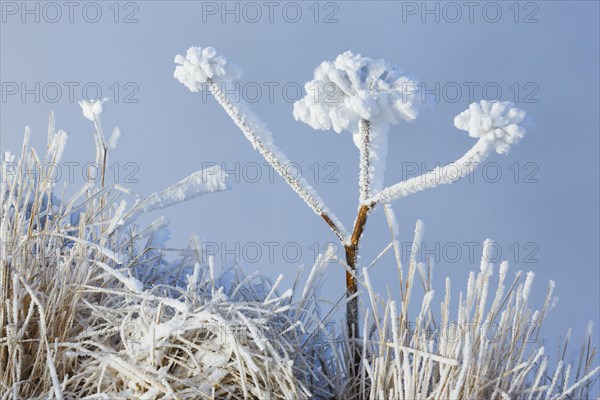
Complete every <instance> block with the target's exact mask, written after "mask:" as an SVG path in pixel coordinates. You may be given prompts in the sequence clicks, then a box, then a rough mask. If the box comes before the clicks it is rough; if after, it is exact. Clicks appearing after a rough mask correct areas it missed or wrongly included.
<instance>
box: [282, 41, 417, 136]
mask: <svg viewBox="0 0 600 400" xmlns="http://www.w3.org/2000/svg"><path fill="white" fill-rule="evenodd" d="M417 88H418V82H417V81H416V80H414V79H412V78H410V77H408V76H406V75H405V74H404V72H403V71H402V70H400V69H399V68H397V67H395V66H392V65H390V64H389V63H388V62H386V61H385V60H373V59H371V58H368V57H363V56H361V55H360V54H354V53H352V52H351V51H346V52H345V53H342V54H340V55H339V56H337V58H336V59H335V61H324V62H323V63H321V65H320V66H319V67H317V68H316V69H315V75H314V79H313V80H311V81H309V82H307V83H306V85H305V89H306V93H307V95H306V96H305V97H304V98H303V99H301V100H300V101H298V102H296V103H295V104H294V117H295V118H296V119H297V120H298V121H302V122H305V123H306V124H308V125H310V126H311V127H313V128H314V129H322V130H327V129H333V130H335V131H336V132H337V133H341V132H342V131H350V132H352V133H356V132H358V129H359V128H358V122H359V121H360V120H361V119H364V120H367V121H370V122H371V123H375V124H384V125H394V124H397V123H398V122H400V121H402V120H404V121H414V120H415V119H416V118H417V116H418V115H419V109H420V103H419V100H418V98H417V97H418V96H417Z"/></svg>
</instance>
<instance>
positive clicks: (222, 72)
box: [173, 46, 242, 92]
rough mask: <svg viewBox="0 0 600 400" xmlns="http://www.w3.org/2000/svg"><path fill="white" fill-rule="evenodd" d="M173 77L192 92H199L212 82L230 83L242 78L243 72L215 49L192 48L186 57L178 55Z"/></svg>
mask: <svg viewBox="0 0 600 400" xmlns="http://www.w3.org/2000/svg"><path fill="white" fill-rule="evenodd" d="M175 63H176V64H179V65H177V67H175V72H174V73H173V76H174V77H175V78H177V80H178V81H179V82H181V83H182V84H184V85H185V86H186V87H187V88H188V89H190V91H192V92H199V91H201V90H203V89H204V88H205V87H206V84H207V82H208V81H209V80H210V81H212V82H217V83H228V82H231V81H234V80H236V79H240V78H241V77H242V70H241V69H240V68H239V67H238V66H237V65H236V64H235V63H233V62H231V61H229V60H228V59H227V58H225V57H224V56H222V55H221V54H219V53H217V50H215V48H214V47H205V48H202V47H195V46H193V47H190V48H189V49H188V51H187V53H186V55H185V57H184V56H182V55H179V54H178V55H176V56H175Z"/></svg>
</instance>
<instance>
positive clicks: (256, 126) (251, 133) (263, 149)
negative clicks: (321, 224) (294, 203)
mask: <svg viewBox="0 0 600 400" xmlns="http://www.w3.org/2000/svg"><path fill="white" fill-rule="evenodd" d="M207 85H208V88H209V90H210V91H211V93H212V94H213V95H214V96H215V99H216V100H217V102H218V103H219V104H220V105H221V106H222V107H223V109H224V110H225V112H226V113H227V114H228V115H229V116H230V117H231V119H232V120H233V121H234V122H235V124H236V125H237V126H238V128H240V130H241V131H242V133H243V134H244V136H246V139H248V140H249V141H250V143H252V146H253V147H254V148H255V149H256V150H258V152H259V153H260V154H261V155H262V156H263V157H264V159H265V160H267V162H268V163H269V164H270V165H271V166H272V167H273V169H274V170H275V171H277V173H278V174H279V175H281V177H282V178H283V179H284V180H285V182H286V183H287V184H288V185H290V187H291V188H292V189H293V190H294V191H295V192H296V193H297V194H298V196H300V198H301V199H302V200H304V202H305V203H306V204H308V206H309V207H310V208H311V209H312V210H313V211H314V212H315V213H316V214H317V215H319V216H320V217H321V218H323V219H324V220H325V222H327V225H329V227H330V228H331V230H333V232H334V233H335V235H336V236H337V237H338V238H339V239H340V240H341V241H342V243H346V242H347V240H348V239H347V238H348V237H349V234H348V233H347V231H346V228H345V227H344V225H343V224H342V223H341V222H340V221H339V220H338V218H337V217H336V216H335V215H334V214H333V213H332V212H331V211H330V210H329V209H328V208H327V206H326V205H325V203H324V202H323V200H322V199H321V197H320V196H319V195H318V194H317V192H316V191H315V190H314V189H313V188H312V186H310V185H309V183H308V182H307V181H306V179H304V177H294V176H292V175H290V174H289V172H288V171H287V168H286V166H289V165H290V161H289V160H288V159H287V157H286V156H285V155H284V154H283V153H282V152H281V150H279V149H278V148H277V146H275V144H274V143H273V142H272V136H271V132H270V131H269V130H268V129H266V127H265V126H264V123H263V122H262V120H261V119H260V118H259V117H258V116H257V115H256V114H254V113H253V112H252V111H250V110H249V109H246V110H243V111H242V110H241V109H240V107H238V106H236V105H234V104H232V103H231V102H230V101H229V99H227V97H226V96H225V94H224V93H223V91H222V90H221V88H220V87H219V85H218V84H217V83H215V82H213V81H212V80H210V79H209V80H208V81H207Z"/></svg>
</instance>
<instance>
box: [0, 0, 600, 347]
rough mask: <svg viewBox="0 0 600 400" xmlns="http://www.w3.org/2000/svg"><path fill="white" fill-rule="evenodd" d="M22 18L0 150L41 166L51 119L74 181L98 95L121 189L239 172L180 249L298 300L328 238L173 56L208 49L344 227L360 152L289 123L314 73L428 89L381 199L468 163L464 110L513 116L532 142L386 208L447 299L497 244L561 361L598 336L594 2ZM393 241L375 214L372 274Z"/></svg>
mask: <svg viewBox="0 0 600 400" xmlns="http://www.w3.org/2000/svg"><path fill="white" fill-rule="evenodd" d="M22 4H24V3H21V2H10V1H2V25H1V39H0V44H1V60H0V78H1V81H2V99H1V103H0V113H1V118H0V128H1V146H2V150H3V151H4V150H13V151H15V150H17V149H19V148H20V143H21V139H22V132H23V128H24V126H25V125H29V126H31V127H32V128H33V139H32V141H33V143H34V144H35V145H36V146H38V147H39V148H40V149H41V148H42V146H44V145H45V142H44V141H45V137H46V122H47V114H48V111H49V110H50V109H52V110H54V111H55V112H56V115H57V120H58V127H59V128H62V129H64V130H66V131H67V132H68V133H69V134H70V139H69V144H68V146H67V150H66V153H65V156H64V160H65V161H66V162H72V163H80V164H79V165H76V164H71V165H73V168H74V169H73V170H72V171H73V173H74V178H73V180H74V181H77V182H81V180H82V179H81V170H82V168H83V167H82V166H83V164H84V163H85V162H88V161H90V160H93V156H94V153H93V141H92V126H90V124H89V121H87V120H85V119H84V118H83V116H82V115H81V112H80V109H79V106H78V105H77V101H78V100H80V99H81V98H82V97H85V96H88V97H95V95H96V94H95V93H97V90H98V89H100V90H101V91H102V96H103V97H109V98H111V101H110V102H109V103H107V109H106V112H105V113H104V114H103V123H104V127H105V129H107V130H109V129H112V127H114V126H119V127H120V128H121V130H122V131H123V132H124V134H125V136H124V137H123V139H122V140H121V143H120V146H119V148H118V149H117V150H116V152H115V153H114V154H113V156H112V161H111V164H110V165H111V166H112V170H111V171H112V172H113V174H114V175H113V177H114V178H115V180H116V181H118V183H120V184H123V185H125V186H128V187H130V188H132V189H133V190H134V191H136V192H138V193H140V194H149V193H151V192H153V191H157V190H161V189H163V188H165V187H166V186H168V185H169V184H171V183H174V182H175V181H177V180H179V179H181V178H183V177H185V176H187V175H189V174H190V173H192V172H194V171H196V170H198V169H200V168H202V167H203V166H205V165H207V164H209V163H218V164H220V165H222V166H223V167H224V168H225V169H227V170H229V171H230V172H231V175H232V178H233V183H234V185H233V190H232V191H231V192H228V193H220V194H216V195H214V196H206V197H202V198H199V199H196V200H193V201H190V202H188V203H186V204H182V205H178V206H176V207H174V208H171V209H169V210H167V211H165V212H164V214H165V215H166V216H167V217H168V218H169V219H170V221H171V228H170V229H171V240H170V242H169V245H170V246H173V247H177V246H185V245H186V244H187V240H188V238H189V237H190V235H191V234H192V233H197V234H198V235H199V236H200V237H201V238H202V239H204V240H205V241H207V242H209V243H211V245H212V246H213V247H212V249H216V250H215V251H216V253H215V255H216V258H217V260H218V259H219V258H222V259H224V260H225V261H228V262H230V261H233V259H234V258H235V257H237V258H241V259H242V264H243V266H244V268H246V269H247V270H248V271H254V270H259V271H261V272H264V273H266V274H268V275H271V276H273V277H276V276H277V274H279V273H284V274H285V275H286V276H287V277H288V278H289V279H288V282H289V281H290V280H291V279H292V278H293V277H294V276H295V273H296V270H297V267H298V265H300V264H306V265H310V264H312V262H313V261H314V254H315V252H317V251H318V249H322V248H324V246H325V245H326V243H328V242H335V240H336V238H335V237H334V236H333V234H332V233H331V232H330V231H329V230H328V228H327V227H326V226H325V225H324V223H323V222H322V221H321V220H320V219H319V218H318V217H316V216H315V215H313V214H312V212H311V211H310V210H309V209H308V208H307V207H306V206H305V205H304V204H303V203H302V201H301V200H299V199H298V198H297V197H296V195H295V194H294V193H293V192H292V191H291V190H290V189H289V188H288V187H287V186H286V185H285V184H284V182H283V181H282V180H281V179H280V178H279V177H277V176H273V174H272V170H270V169H269V167H267V166H266V165H264V164H263V162H264V161H263V160H262V159H261V158H260V156H259V155H258V153H256V152H254V151H253V150H252V148H251V146H250V145H249V143H248V142H247V141H246V140H245V139H244V137H243V136H242V135H241V133H240V132H239V131H238V130H237V128H236V127H235V126H234V125H233V123H232V122H231V121H230V120H229V119H228V118H227V116H226V115H225V113H224V112H223V111H222V110H221V109H220V108H219V107H218V105H217V104H216V102H215V101H214V100H213V99H212V98H210V96H206V97H204V96H203V95H202V94H192V93H190V92H189V91H188V90H187V89H185V88H184V87H183V86H182V85H181V84H179V83H178V82H177V81H176V80H175V79H174V78H173V77H172V75H173V70H174V66H175V65H174V63H173V58H174V56H175V55H176V54H184V53H185V50H186V49H187V48H188V47H189V46H192V45H198V46H208V45H211V46H214V47H216V48H217V49H218V50H219V51H220V52H222V53H224V54H226V55H227V56H229V57H230V58H232V59H234V60H235V61H237V63H238V64H239V65H241V66H242V68H243V69H244V77H243V78H242V81H241V84H240V85H241V86H240V88H241V89H242V95H243V97H244V98H245V99H246V100H248V101H250V102H253V103H254V104H253V109H254V110H255V111H256V112H257V113H258V114H259V115H260V116H261V117H262V118H263V120H265V122H266V123H267V124H268V126H269V127H270V129H271V130H272V131H273V133H274V136H275V140H276V143H277V144H278V146H279V147H280V148H281V149H282V150H283V151H284V152H285V153H286V154H287V155H288V157H289V158H290V159H291V160H294V161H295V162H296V163H297V165H296V167H299V169H301V171H302V174H303V176H304V177H305V178H306V179H308V180H309V182H310V183H311V184H313V185H314V186H315V187H316V188H317V189H318V190H319V192H320V193H321V195H322V197H323V198H324V199H325V200H326V202H327V204H328V205H329V207H330V208H332V209H334V210H335V211H336V213H337V214H338V216H339V217H340V218H342V219H343V220H344V221H345V223H346V225H348V226H349V225H350V224H351V223H352V221H353V220H354V218H355V214H356V208H357V199H358V184H357V174H358V151H357V150H356V148H355V147H354V145H353V143H352V140H351V138H350V135H348V134H341V135H338V134H336V133H335V132H333V131H331V132H329V131H326V132H321V131H318V132H317V131H313V130H312V129H311V128H310V127H308V126H307V125H304V124H302V123H300V122H296V121H294V119H293V117H292V108H293V101H294V100H297V99H299V98H300V96H301V95H302V93H301V92H300V89H301V87H302V86H303V85H304V83H305V82H306V81H308V80H309V79H311V78H312V74H313V70H314V68H315V67H316V66H318V65H319V64H320V62H321V61H323V60H332V59H334V58H335V56H337V55H338V54H339V53H341V52H343V51H345V50H352V51H354V52H359V53H362V54H363V55H366V56H370V57H373V58H385V59H387V60H388V61H389V62H391V63H393V64H395V65H398V66H400V67H402V68H404V69H405V70H406V71H408V72H410V73H411V74H412V75H414V76H416V77H418V78H420V79H421V80H422V81H423V82H424V85H425V86H424V88H425V89H426V90H427V93H429V95H428V96H429V100H430V101H433V103H435V107H433V109H431V110H429V111H427V112H426V113H424V114H422V115H421V116H420V118H419V119H418V120H417V121H416V122H415V123H412V124H400V125H397V126H395V127H393V129H392V131H391V133H390V150H389V153H390V155H389V158H388V169H387V174H386V184H392V183H395V182H397V181H398V180H400V179H402V178H406V177H407V176H410V174H414V173H415V171H417V172H424V171H426V170H430V169H432V168H434V167H435V165H436V163H441V164H445V163H447V162H451V161H453V160H455V159H457V158H458V157H460V156H461V155H462V154H464V152H465V151H466V150H468V149H469V148H470V147H471V146H472V144H473V141H474V140H473V139H472V138H469V137H468V135H467V134H466V133H465V132H462V131H459V130H457V129H456V128H454V125H453V118H454V116H455V115H456V114H458V113H459V112H461V111H462V110H464V109H466V108H467V107H468V104H469V102H470V101H479V100H481V99H484V98H487V99H495V98H497V97H499V99H500V100H508V101H513V102H515V103H516V104H517V105H518V106H519V107H521V108H523V109H525V110H526V111H527V113H528V114H529V115H530V116H531V117H532V118H533V119H534V120H535V128H534V129H533V130H531V131H530V132H528V133H527V135H526V137H525V139H524V140H523V141H522V142H521V143H520V144H519V145H517V146H516V147H514V148H513V150H512V152H511V154H509V155H508V156H499V155H493V156H492V157H490V158H489V159H488V161H487V163H486V164H485V165H484V167H483V168H482V169H480V170H478V171H476V172H475V174H474V175H473V176H472V177H470V178H469V179H463V180H461V181H460V182H459V183H457V184H455V185H450V186H445V187H439V188H436V189H434V190H430V191H426V192H423V193H420V194H417V195H415V196H413V197H409V198H406V199H403V200H401V201H398V202H396V203H394V209H395V211H396V214H397V216H398V218H399V223H400V230H401V235H402V237H401V241H403V242H410V241H411V239H412V232H413V230H414V225H415V221H416V220H417V219H418V218H421V219H423V220H424V222H425V225H426V232H425V244H424V249H425V250H424V251H423V252H422V255H423V256H425V255H429V256H430V258H432V259H433V261H435V278H434V280H435V284H434V286H435V288H436V289H438V293H440V294H439V295H438V296H436V297H437V298H438V299H439V300H440V301H441V293H442V290H443V282H444V279H443V278H444V277H445V276H450V277H452V279H453V283H454V287H455V288H459V287H460V288H464V283H463V282H466V277H467V275H468V272H469V271H471V270H477V269H478V264H479V254H480V252H481V245H482V243H483V240H485V239H486V238H492V239H494V240H496V241H497V243H498V245H499V249H500V250H501V251H502V259H508V260H509V261H510V263H511V271H513V272H516V271H518V270H524V271H528V270H532V271H534V272H535V273H536V281H537V284H536V285H535V286H534V290H533V301H534V304H535V305H540V306H541V301H542V298H543V296H544V295H545V290H546V284H547V282H548V280H550V279H553V280H555V281H556V283H557V291H556V294H557V296H558V297H559V299H560V300H559V303H558V305H557V308H555V309H554V311H553V312H552V314H551V316H550V317H549V320H548V324H547V325H546V330H545V336H546V337H548V339H549V340H550V342H551V343H553V342H554V340H555V339H556V338H557V337H558V335H559V334H560V333H562V332H565V331H566V329H567V328H568V327H569V326H570V327H573V329H574V338H575V339H579V338H580V337H582V336H583V333H584V331H585V327H586V323H587V321H588V320H590V319H591V320H593V321H594V322H595V323H596V325H597V324H598V322H600V318H599V306H598V304H599V300H600V299H599V283H600V276H599V265H600V259H599V253H598V242H599V240H600V233H599V225H600V220H599V207H598V203H599V187H598V182H599V156H598V149H599V126H598V120H599V119H598V109H599V104H598V93H599V77H598V71H599V67H600V63H599V53H598V49H599V43H598V41H599V39H598V38H599V24H598V11H599V10H598V3H597V2H594V1H568V2H567V1H542V2H520V3H513V2H495V3H494V2H475V4H474V5H473V6H472V8H469V7H467V6H465V5H464V3H463V2H450V3H444V2H428V3H426V6H423V4H425V3H422V2H401V1H399V2H392V1H384V2H378V1H369V2H366V1H342V2H320V3H315V2H298V3H293V2H274V3H269V4H271V5H265V4H264V3H263V2H251V3H250V4H251V5H248V3H236V2H228V3H227V5H226V6H223V5H222V3H221V2H191V1H181V2H179V1H171V2H166V1H141V2H121V3H118V4H117V6H115V3H113V2H97V3H93V4H90V3H85V2H81V3H77V2H76V3H74V6H73V8H71V9H69V8H68V7H66V6H65V5H64V4H63V3H62V2H58V3H54V4H55V5H51V6H47V5H44V3H41V2H28V3H27V6H26V7H28V8H27V9H24V8H22V7H23V6H22ZM515 4H516V5H515ZM425 7H426V8H425ZM36 19H37V21H36ZM500 92H501V96H499V94H500ZM40 152H41V151H40ZM63 167H64V172H65V174H67V169H68V167H67V166H63ZM63 180H65V181H66V180H68V179H67V178H66V177H65V178H63ZM158 216H159V214H157V215H152V216H150V217H148V221H151V220H152V219H153V218H157V217H158ZM389 240H390V238H389V231H388V228H387V225H386V222H385V218H384V216H383V212H382V211H381V210H380V209H379V210H377V211H376V212H375V213H374V214H373V215H372V216H371V218H370V220H369V222H368V225H367V228H366V232H365V238H364V241H363V246H362V249H361V250H362V262H363V263H364V264H368V263H369V262H370V261H371V260H372V259H373V258H374V257H375V256H376V255H377V254H378V253H379V252H380V251H381V250H382V249H383V248H384V247H385V246H386V245H387V244H388V243H389ZM257 252H258V253H257ZM472 254H474V257H472V256H471V255H472ZM436 259H437V260H436ZM395 270H396V267H395V265H394V263H393V257H392V256H391V254H388V255H387V256H385V257H384V258H383V259H382V260H381V261H380V262H379V263H378V265H377V266H375V267H374V268H373V270H372V272H371V276H372V279H373V280H374V284H375V286H376V288H377V290H380V291H381V292H382V293H385V290H386V285H388V286H390V288H392V289H394V288H395V287H396V285H397V279H396V275H395V274H396V272H395ZM342 293H343V272H342V270H341V267H339V266H335V265H333V266H332V268H331V270H330V271H329V274H328V281H327V283H326V285H325V292H324V295H325V296H326V297H327V298H329V299H332V300H337V299H338V298H339V296H341V295H342ZM455 294H456V293H455ZM551 354H553V353H551Z"/></svg>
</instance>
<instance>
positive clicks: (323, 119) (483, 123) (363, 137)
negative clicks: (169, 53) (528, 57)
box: [174, 47, 525, 372]
mask: <svg viewBox="0 0 600 400" xmlns="http://www.w3.org/2000/svg"><path fill="white" fill-rule="evenodd" d="M200 54H201V55H202V56H200ZM175 62H176V63H177V64H179V65H178V66H177V67H176V68H175V73H174V76H175V78H177V79H178V80H179V81H180V82H181V83H182V84H184V85H185V86H186V87H188V88H189V89H190V90H191V91H193V92H196V91H198V90H200V89H201V88H203V87H207V88H208V90H210V91H211V93H212V94H213V95H214V97H215V99H216V100H217V101H218V102H219V104H220V105H221V106H222V107H223V108H224V110H225V111H226V112H227V114H228V115H229V116H230V117H231V118H232V119H233V121H234V122H235V123H236V125H237V126H238V127H239V128H240V129H241V130H242V132H243V133H244V135H245V136H246V138H247V139H248V140H249V141H250V142H251V143H252V145H253V147H254V148H256V149H257V150H258V151H259V152H260V153H261V154H262V156H263V157H264V158H265V159H266V160H267V161H268V162H269V163H270V164H271V165H272V166H273V167H274V169H275V170H276V171H278V172H279V174H280V175H281V176H282V177H283V178H284V180H285V181H286V182H287V183H288V184H289V185H290V186H291V187H292V189H294V191H296V193H298V195H299V196H300V197H301V198H302V199H303V200H304V201H305V202H306V203H307V204H308V205H309V207H310V208H311V209H312V210H313V211H314V212H315V213H316V214H318V215H320V216H321V217H322V218H323V219H324V220H325V221H326V222H327V224H328V225H329V227H330V228H331V229H332V230H333V231H334V233H335V234H336V235H337V236H338V238H339V239H340V240H341V242H342V244H343V246H344V249H345V253H346V264H347V266H348V269H347V270H346V295H347V306H346V307H347V309H346V318H347V326H348V333H349V336H350V337H351V338H358V337H359V319H358V293H357V292H358V287H357V277H356V270H357V263H358V250H359V245H360V239H361V237H362V234H363V231H364V228H365V225H366V222H367V219H368V215H369V213H370V211H372V210H373V208H374V207H375V206H376V204H378V203H382V204H389V203H390V202H392V201H394V200H396V199H399V198H401V197H405V196H407V195H409V194H413V193H416V192H419V191H422V190H424V189H427V188H432V187H435V186H437V185H439V184H443V183H452V182H455V181H456V180H457V178H460V177H461V176H464V175H466V174H468V173H469V172H471V171H472V170H473V169H474V168H475V167H476V166H477V165H479V164H480V163H481V162H483V160H485V159H486V158H487V157H488V156H489V154H490V153H491V151H492V150H493V149H496V150H497V151H498V152H499V153H502V154H504V153H507V152H508V149H509V147H510V145H511V144H513V143H515V142H516V141H517V139H519V138H520V137H522V136H523V134H524V132H525V130H524V128H523V127H522V126H521V125H519V123H521V122H522V121H523V120H524V118H525V113H524V112H523V111H522V110H519V109H515V108H512V105H511V104H510V103H497V104H490V103H488V102H485V101H482V102H481V103H480V105H476V104H473V105H471V106H470V107H469V110H467V111H466V112H465V113H463V114H460V115H459V116H458V117H457V119H456V121H455V123H456V126H457V127H459V129H466V130H468V131H469V134H470V135H471V136H473V137H478V138H479V140H478V142H477V143H476V144H475V145H474V146H473V148H471V150H469V151H468V152H467V153H466V154H465V155H464V156H463V157H462V158H460V159H458V160H457V161H456V162H455V164H456V165H457V166H458V171H459V173H458V176H456V175H452V176H450V175H448V174H444V173H443V171H445V170H446V169H445V168H436V169H435V170H434V171H431V172H429V173H426V174H424V175H422V176H419V177H415V178H411V179H408V180H406V181H403V182H400V183H397V184H395V185H392V186H390V187H388V188H385V189H384V188H383V173H384V170H385V161H386V157H387V153H388V149H387V134H388V130H389V129H390V127H391V126H392V125H395V124H397V123H399V122H400V121H413V120H414V119H416V118H417V116H418V115H419V111H420V108H421V105H422V104H421V102H420V101H419V100H418V99H417V93H418V89H417V88H418V83H417V82H416V80H414V79H412V78H410V77H408V76H407V75H405V74H404V73H403V72H402V71H401V70H400V69H398V68H396V67H394V66H391V65H390V64H388V63H387V62H385V61H384V60H373V59H370V58H367V57H363V56H361V55H355V54H353V53H352V52H350V51H347V52H345V53H343V54H341V55H339V56H338V57H337V58H336V60H335V61H334V62H323V63H322V64H321V65H320V66H319V67H318V68H316V70H315V73H314V78H313V80H311V81H309V82H308V83H307V84H306V87H305V88H306V91H307V92H308V93H307V96H306V97H304V98H303V99H301V100H300V101H298V102H297V103H296V104H295V105H294V117H295V118H296V119H298V120H301V121H304V122H306V123H307V124H309V125H310V126H312V127H313V128H315V129H333V130H335V131H336V132H338V133H340V132H342V131H349V132H351V133H352V134H353V138H354V142H355V143H356V145H357V147H358V148H359V150H360V154H359V158H360V163H359V166H360V173H359V188H360V194H359V209H358V215H357V217H356V219H355V222H354V227H353V229H352V233H351V234H350V235H349V234H348V233H346V229H345V228H344V226H343V224H342V223H341V222H340V221H339V220H338V219H337V218H336V217H335V216H334V214H333V213H332V212H331V211H330V209H329V208H328V207H327V206H326V205H325V203H324V202H323V201H322V200H321V198H320V197H319V195H318V194H317V193H316V191H315V190H314V189H313V188H312V187H311V186H310V185H309V184H308V183H307V182H306V181H305V180H304V179H303V178H300V179H294V178H293V177H291V176H289V174H288V172H287V171H286V170H285V168H283V166H284V165H286V164H287V162H288V159H287V157H286V156H285V155H284V154H283V153H282V152H281V151H280V150H279V149H278V148H277V147H275V145H274V144H273V138H272V134H271V132H270V131H269V130H268V129H267V128H266V126H265V124H264V122H263V121H262V120H261V119H260V118H258V116H256V115H255V114H254V113H252V112H251V111H250V110H249V107H248V105H247V104H245V103H244V102H243V101H242V100H240V101H239V102H237V103H235V104H234V103H233V102H231V101H230V100H229V99H227V98H226V97H225V94H224V93H223V91H222V90H221V87H220V85H219V84H218V83H227V82H230V81H231V80H232V79H234V78H236V77H237V76H238V74H237V71H238V69H237V67H236V68H235V71H236V74H233V73H231V72H230V70H229V68H228V66H229V65H233V64H231V62H230V61H228V60H227V59H225V58H224V57H223V56H221V55H219V54H218V53H217V52H216V51H215V50H214V49H213V48H212V47H209V48H206V49H202V48H199V47H192V48H190V49H189V50H188V53H187V55H186V57H183V56H181V55H178V56H176V57H175ZM215 65H217V66H218V67H217V68H215V67H214V66H215ZM240 97H241V96H240ZM354 354H355V363H356V365H357V366H358V365H359V364H360V359H361V354H360V351H359V350H358V349H356V351H355V352H354ZM351 372H352V371H351Z"/></svg>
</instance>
